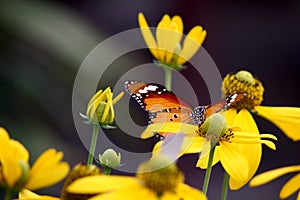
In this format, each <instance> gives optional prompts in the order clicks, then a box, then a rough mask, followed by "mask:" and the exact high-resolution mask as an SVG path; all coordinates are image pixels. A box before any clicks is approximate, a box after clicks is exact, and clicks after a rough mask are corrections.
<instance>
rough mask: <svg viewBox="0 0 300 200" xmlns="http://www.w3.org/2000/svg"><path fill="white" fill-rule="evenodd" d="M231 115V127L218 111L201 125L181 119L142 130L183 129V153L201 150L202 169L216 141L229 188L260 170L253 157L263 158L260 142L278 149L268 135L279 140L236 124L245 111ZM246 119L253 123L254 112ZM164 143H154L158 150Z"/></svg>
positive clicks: (149, 132)
mask: <svg viewBox="0 0 300 200" xmlns="http://www.w3.org/2000/svg"><path fill="white" fill-rule="evenodd" d="M232 116H233V117H234V118H231V119H234V121H233V122H232V124H233V126H232V128H228V126H227V124H226V121H225V119H224V117H223V116H222V115H221V114H218V113H217V114H213V115H211V116H210V117H208V119H206V120H205V122H204V123H203V125H201V126H200V127H198V126H195V125H191V124H185V123H180V122H167V123H156V124H150V125H149V126H148V127H147V129H146V130H145V131H144V132H143V133H142V138H145V137H148V136H151V135H153V132H163V133H178V132H184V133H185V135H186V137H185V139H184V141H183V145H182V150H181V155H182V154H189V153H201V154H200V158H199V160H198V162H197V165H196V166H197V167H200V168H202V169H205V168H207V165H208V158H209V152H210V150H211V148H212V146H213V145H214V144H216V148H215V154H214V157H213V165H215V164H216V163H217V162H218V161H220V162H221V164H222V166H223V167H224V169H225V171H226V172H227V173H228V174H229V175H230V180H229V186H230V189H232V190H237V189H239V188H240V187H242V186H243V185H245V184H246V183H247V182H248V181H249V180H250V178H252V176H253V175H254V173H255V172H256V170H257V167H256V165H257V162H254V161H256V160H259V161H260V158H261V154H262V152H261V149H260V148H258V146H261V144H265V145H267V146H268V147H269V148H271V149H274V150H275V148H276V147H275V145H274V143H273V142H272V141H269V140H265V139H273V140H276V137H275V136H273V135H271V134H258V130H257V127H256V126H255V127H250V128H249V129H248V130H243V129H240V128H237V127H236V126H235V124H236V123H237V122H239V121H240V120H243V119H241V116H242V115H241V114H240V113H239V114H236V113H234V112H230V113H226V118H230V117H232ZM247 120H248V123H249V124H252V125H253V123H251V122H253V118H252V117H251V116H248V118H247ZM254 125H255V124H254ZM161 144H162V143H161V142H159V143H157V145H156V146H155V147H154V150H155V151H156V152H157V151H159V150H160V147H159V146H160V145H161ZM156 152H154V153H156Z"/></svg>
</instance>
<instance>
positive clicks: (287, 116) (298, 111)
mask: <svg viewBox="0 0 300 200" xmlns="http://www.w3.org/2000/svg"><path fill="white" fill-rule="evenodd" d="M255 110H256V111H257V114H258V115H259V116H261V117H263V118H266V119H267V120H269V121H270V122H272V123H274V124H275V125H276V126H278V127H279V128H280V129H281V130H282V131H283V132H284V133H285V134H286V135H287V136H288V137H289V138H291V139H292V140H293V141H299V140H300V132H299V130H300V108H296V107H271V106H257V107H255Z"/></svg>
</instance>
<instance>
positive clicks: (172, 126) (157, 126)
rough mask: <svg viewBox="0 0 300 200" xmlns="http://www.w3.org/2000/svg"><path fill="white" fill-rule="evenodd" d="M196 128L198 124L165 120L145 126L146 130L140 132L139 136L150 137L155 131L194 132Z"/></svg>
mask: <svg viewBox="0 0 300 200" xmlns="http://www.w3.org/2000/svg"><path fill="white" fill-rule="evenodd" d="M196 130H198V126H195V125H191V124H186V123H181V122H166V123H154V124H150V125H148V126H147V128H146V130H144V132H143V133H142V134H141V138H143V139H145V138H149V137H152V136H153V135H154V134H153V133H155V132H159V133H160V132H161V133H178V132H183V133H185V134H192V135H194V134H195V131H196Z"/></svg>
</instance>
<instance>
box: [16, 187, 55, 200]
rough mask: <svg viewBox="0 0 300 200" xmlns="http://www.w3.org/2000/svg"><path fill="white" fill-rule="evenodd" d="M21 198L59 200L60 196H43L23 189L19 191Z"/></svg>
mask: <svg viewBox="0 0 300 200" xmlns="http://www.w3.org/2000/svg"><path fill="white" fill-rule="evenodd" d="M19 200H59V198H56V197H51V196H44V195H43V196H41V195H38V194H35V193H34V192H31V191H30V190H26V189H23V190H22V191H21V192H20V193H19Z"/></svg>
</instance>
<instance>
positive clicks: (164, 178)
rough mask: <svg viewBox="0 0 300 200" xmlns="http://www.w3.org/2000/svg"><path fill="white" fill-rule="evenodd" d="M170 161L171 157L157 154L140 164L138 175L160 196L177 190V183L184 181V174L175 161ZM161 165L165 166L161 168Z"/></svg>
mask: <svg viewBox="0 0 300 200" xmlns="http://www.w3.org/2000/svg"><path fill="white" fill-rule="evenodd" d="M169 163H170V160H169V158H167V157H165V156H156V157H154V158H152V159H151V160H149V161H146V162H145V163H142V164H141V165H140V166H139V168H138V173H137V177H138V178H139V179H140V180H141V181H142V183H143V184H145V186H146V187H147V188H149V189H151V190H154V191H155V192H156V193H157V195H158V196H161V195H162V194H163V193H164V192H165V191H175V189H176V187H177V185H178V184H179V183H181V182H183V180H184V176H183V173H182V172H181V171H180V170H179V169H178V167H177V166H176V164H175V163H172V164H169ZM165 164H166V165H167V166H166V165H165ZM168 164H169V165H168ZM160 166H164V167H162V168H160ZM157 169H158V170H157Z"/></svg>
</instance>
